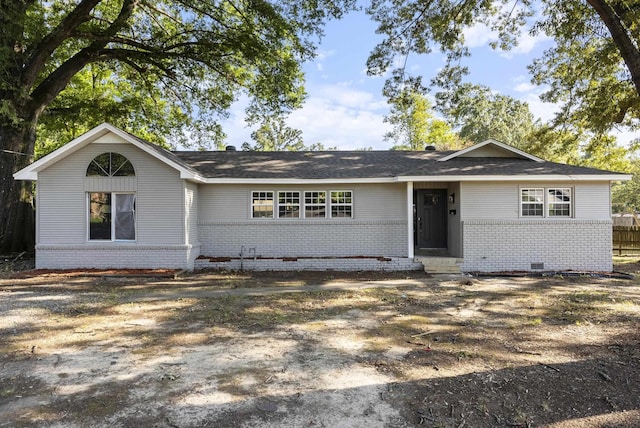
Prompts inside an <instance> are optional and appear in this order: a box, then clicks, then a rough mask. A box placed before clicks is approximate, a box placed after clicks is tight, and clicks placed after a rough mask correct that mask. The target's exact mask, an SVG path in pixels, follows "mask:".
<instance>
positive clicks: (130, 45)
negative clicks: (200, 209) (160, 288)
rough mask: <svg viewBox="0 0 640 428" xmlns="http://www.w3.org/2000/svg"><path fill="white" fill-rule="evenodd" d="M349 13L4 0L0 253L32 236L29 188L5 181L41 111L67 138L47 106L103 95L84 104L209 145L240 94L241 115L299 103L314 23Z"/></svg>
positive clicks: (327, 5) (314, 8)
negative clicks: (243, 99) (245, 102)
mask: <svg viewBox="0 0 640 428" xmlns="http://www.w3.org/2000/svg"><path fill="white" fill-rule="evenodd" d="M353 6H354V2H353V0H314V1H307V0H302V1H300V0H278V1H267V0H251V1H244V0H222V1H204V0H180V1H170V0H156V1H153V2H151V1H148V0H77V1H73V2H69V1H62V0H53V1H46V2H45V1H33V0H5V1H2V2H1V3H0V29H1V31H0V142H1V143H2V147H3V149H4V150H5V151H4V152H2V156H0V183H1V186H0V224H1V225H2V228H1V229H0V251H3V252H5V251H11V250H14V251H16V250H19V249H22V248H25V246H29V244H30V242H29V240H30V239H28V238H27V237H29V236H32V235H33V228H32V227H33V226H32V224H33V223H32V221H31V219H30V218H29V216H30V215H31V214H30V213H31V212H32V210H31V207H30V201H31V196H30V185H29V184H28V183H15V182H14V181H13V179H12V173H13V172H15V171H16V170H18V169H20V168H21V167H23V166H25V165H26V164H27V163H28V162H29V160H30V158H31V156H32V155H33V153H34V148H35V141H36V131H37V129H38V125H39V123H40V119H41V117H42V116H43V114H45V112H46V114H47V115H50V116H49V117H50V118H51V120H50V121H49V122H48V123H47V124H43V126H47V127H51V128H52V129H54V130H55V131H56V132H69V129H70V128H71V126H70V125H68V123H67V124H65V120H64V119H58V120H57V121H56V119H54V118H55V109H58V111H65V110H66V111H70V110H72V109H76V108H77V110H78V111H87V109H88V107H89V105H88V104H87V100H86V99H85V98H84V96H83V95H89V96H90V97H91V96H92V97H93V98H94V101H95V99H96V97H98V98H100V97H101V96H105V97H106V98H111V101H107V100H106V99H100V100H99V101H100V102H97V103H96V104H93V105H94V106H95V107H96V109H100V108H104V109H105V111H107V112H111V113H113V114H114V115H115V114H118V112H120V113H123V112H124V114H125V115H126V118H123V117H122V116H120V117H119V118H117V119H118V120H116V117H115V116H109V117H104V116H102V117H104V118H105V119H109V121H112V122H116V123H117V124H120V125H122V124H124V125H126V126H125V129H127V130H128V131H131V132H135V133H142V134H147V133H149V134H150V133H151V132H153V131H155V130H159V129H163V125H161V124H159V122H160V121H161V120H163V119H165V118H166V119H168V123H171V124H174V123H176V122H180V121H181V128H180V130H179V131H176V132H174V133H172V134H171V135H173V136H175V134H177V133H178V132H182V133H183V136H189V138H190V139H193V140H196V141H199V142H202V143H207V142H212V141H214V142H215V141H216V140H217V139H219V137H221V135H222V133H221V130H220V127H219V125H218V120H219V119H220V118H224V117H225V116H226V114H227V111H228V109H229V107H230V106H231V104H232V103H233V102H234V100H236V99H237V97H238V95H239V94H243V93H244V94H246V95H247V96H248V97H249V99H250V106H249V111H252V110H269V111H273V112H286V111H288V110H290V109H293V108H296V107H298V106H299V105H300V104H301V102H302V100H303V98H304V95H305V93H304V88H303V75H302V72H301V68H300V64H301V63H302V62H303V61H305V60H307V59H309V58H311V57H313V54H314V41H315V40H316V38H317V36H318V35H320V34H322V25H323V23H324V22H325V21H326V20H327V19H329V18H332V17H340V16H341V14H342V13H344V12H345V11H346V10H348V9H350V8H352V7H353ZM89 65H95V66H96V67H95V68H94V67H92V69H91V70H89V69H88V68H87V67H88V66H89ZM107 70H108V71H107ZM85 73H86V74H85ZM94 78H95V79H96V80H95V81H96V82H98V85H96V86H92V84H93V83H94V81H93V80H94ZM108 81H112V82H113V86H109V83H108ZM67 88H69V92H68V93H66V94H65V99H64V100H63V99H61V98H60V99H58V97H60V95H61V93H62V92H63V91H65V89H67ZM89 92H92V93H89ZM114 101H115V102H114ZM118 102H120V103H122V104H123V106H124V107H125V108H122V107H123V106H117V104H118ZM56 103H57V104H58V105H56ZM127 107H128V109H127ZM49 108H51V110H48V109H49ZM134 109H139V110H136V111H135V112H131V111H130V110H134ZM91 116H93V118H92V121H93V120H102V117H100V116H101V115H100V114H99V113H95V112H93V113H91ZM105 116H106V115H105ZM59 117H62V116H59ZM88 122H89V121H88ZM41 129H42V128H41ZM9 153H23V154H26V156H24V155H9ZM31 239H32V238H31Z"/></svg>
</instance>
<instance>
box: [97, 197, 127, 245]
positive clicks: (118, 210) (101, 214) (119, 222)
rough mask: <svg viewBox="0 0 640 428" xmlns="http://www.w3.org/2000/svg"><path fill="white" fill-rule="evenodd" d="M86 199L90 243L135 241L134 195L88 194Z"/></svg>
mask: <svg viewBox="0 0 640 428" xmlns="http://www.w3.org/2000/svg"><path fill="white" fill-rule="evenodd" d="M88 198H89V203H88V205H89V213H88V224H89V226H88V230H89V240H90V241H135V239H136V195H135V194H134V193H109V192H90V193H88Z"/></svg>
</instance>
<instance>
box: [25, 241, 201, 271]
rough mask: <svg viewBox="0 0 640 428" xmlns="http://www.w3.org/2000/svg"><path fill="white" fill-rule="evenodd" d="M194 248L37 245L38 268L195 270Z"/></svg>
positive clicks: (198, 250) (195, 248)
mask: <svg viewBox="0 0 640 428" xmlns="http://www.w3.org/2000/svg"><path fill="white" fill-rule="evenodd" d="M199 253H200V249H199V247H193V246H191V245H126V244H125V245H119V244H116V245H111V244H106V245H95V244H91V245H37V246H36V268H37V269H74V268H96V269H109V268H129V269H143V268H144V269H193V265H194V260H195V258H196V257H198V255H199Z"/></svg>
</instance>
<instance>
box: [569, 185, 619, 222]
mask: <svg viewBox="0 0 640 428" xmlns="http://www.w3.org/2000/svg"><path fill="white" fill-rule="evenodd" d="M610 195H611V193H610V185H609V183H595V182H590V183H589V182H587V183H576V184H575V185H574V189H573V206H574V211H573V217H574V218H576V219H590V220H611V196H610Z"/></svg>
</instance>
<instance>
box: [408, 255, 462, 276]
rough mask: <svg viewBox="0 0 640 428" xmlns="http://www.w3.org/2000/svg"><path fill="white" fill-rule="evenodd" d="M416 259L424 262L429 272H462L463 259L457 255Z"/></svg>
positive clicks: (425, 268) (425, 269)
mask: <svg viewBox="0 0 640 428" xmlns="http://www.w3.org/2000/svg"><path fill="white" fill-rule="evenodd" d="M414 260H415V261H417V262H420V263H422V265H423V266H424V271H425V272H427V273H461V272H460V264H461V263H462V261H463V260H462V259H460V258H457V257H426V256H418V257H414Z"/></svg>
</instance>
